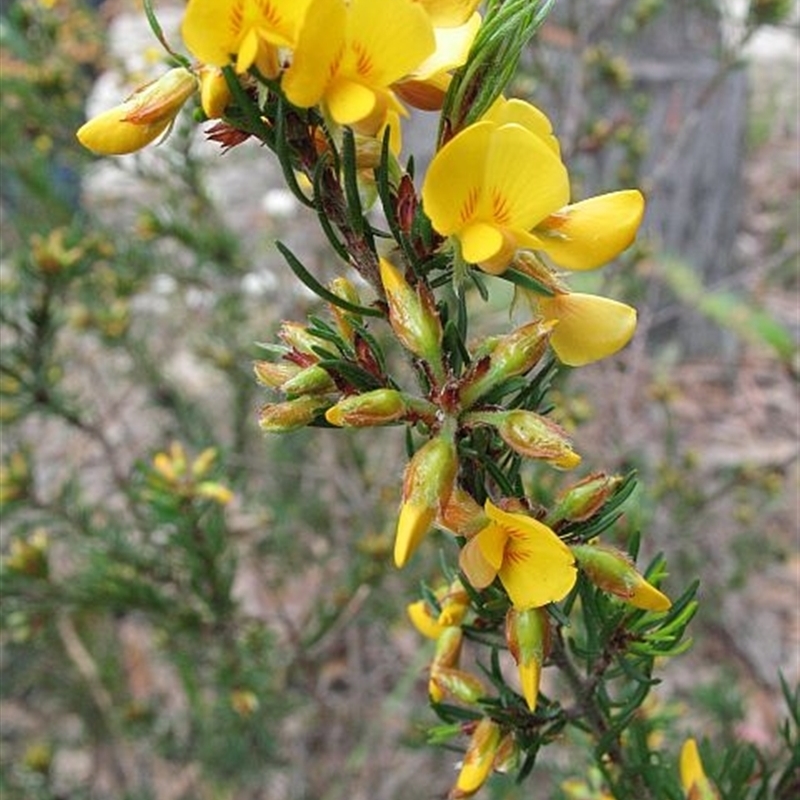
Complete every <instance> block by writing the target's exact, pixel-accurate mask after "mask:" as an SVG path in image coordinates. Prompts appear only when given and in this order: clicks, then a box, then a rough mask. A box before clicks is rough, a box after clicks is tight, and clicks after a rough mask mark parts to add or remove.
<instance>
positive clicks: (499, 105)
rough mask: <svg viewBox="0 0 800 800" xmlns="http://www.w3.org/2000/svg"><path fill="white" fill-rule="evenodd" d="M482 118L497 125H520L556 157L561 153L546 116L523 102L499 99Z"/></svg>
mask: <svg viewBox="0 0 800 800" xmlns="http://www.w3.org/2000/svg"><path fill="white" fill-rule="evenodd" d="M482 118H483V119H488V120H491V121H492V122H494V123H496V124H497V125H507V124H509V123H512V122H513V123H516V124H517V125H522V127H523V128H526V129H527V130H529V131H530V132H531V133H533V134H535V135H536V136H538V137H539V138H540V139H541V140H542V141H543V142H544V143H545V144H546V145H547V146H548V148H549V149H550V150H552V151H553V152H554V153H555V154H556V155H560V153H561V148H560V145H559V143H558V139H556V137H555V134H554V133H553V126H552V124H551V122H550V120H549V118H548V117H547V115H546V114H545V113H544V112H543V111H540V110H539V109H538V108H537V107H536V106H534V105H531V104H530V103H526V102H525V101H524V100H519V99H516V98H514V99H511V100H506V99H505V98H503V97H499V98H498V99H497V100H496V101H495V103H494V104H493V105H492V107H491V108H490V109H489V110H488V111H487V112H486V114H484V115H483V117H482Z"/></svg>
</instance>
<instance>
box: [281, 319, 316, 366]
mask: <svg viewBox="0 0 800 800" xmlns="http://www.w3.org/2000/svg"><path fill="white" fill-rule="evenodd" d="M278 336H279V337H280V339H281V340H282V341H283V342H285V343H286V344H287V345H288V346H289V347H291V348H292V349H293V350H296V351H297V352H298V353H301V354H303V355H307V356H311V357H312V359H313V361H317V360H319V355H318V354H317V353H316V352H315V350H314V348H315V347H316V348H319V347H325V345H326V344H327V342H326V341H325V340H324V339H320V338H319V337H318V336H314V334H313V333H309V332H308V328H307V327H306V326H305V325H302V324H301V323H299V322H288V321H287V322H282V323H281V329H280V331H278Z"/></svg>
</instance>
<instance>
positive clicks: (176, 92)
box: [77, 67, 197, 156]
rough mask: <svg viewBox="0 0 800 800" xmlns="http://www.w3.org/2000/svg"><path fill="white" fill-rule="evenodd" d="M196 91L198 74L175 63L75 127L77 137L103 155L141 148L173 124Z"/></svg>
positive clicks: (86, 145)
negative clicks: (161, 73) (155, 77)
mask: <svg viewBox="0 0 800 800" xmlns="http://www.w3.org/2000/svg"><path fill="white" fill-rule="evenodd" d="M196 91H197V78H196V77H195V75H194V74H193V73H192V72H190V71H189V70H188V69H184V68H183V67H176V68H175V69H171V70H170V71H169V72H167V73H165V74H164V75H162V76H161V77H160V78H158V79H157V80H155V81H153V82H152V83H148V84H147V85H145V86H142V87H140V88H139V89H137V90H136V91H135V92H134V93H133V94H132V95H131V96H130V97H129V98H128V99H127V100H125V101H124V102H123V103H121V104H120V105H118V106H116V107H114V108H112V109H109V110H108V111H105V112H103V113H102V114H99V115H98V116H96V117H94V118H93V119H90V120H89V121H88V122H87V123H85V124H84V125H82V126H81V127H80V128H79V129H78V133H77V137H78V141H79V142H80V143H81V144H82V145H83V146H84V147H86V148H88V149H89V150H91V151H93V152H94V153H97V154H98V155H103V156H115V155H123V154H125V153H133V152H135V151H136V150H141V149H142V148H143V147H145V146H146V145H148V144H150V142H152V141H154V140H155V139H157V138H158V137H159V136H161V134H162V133H164V132H166V131H167V130H168V129H169V127H170V126H171V125H172V123H173V121H174V120H175V117H176V116H177V114H178V112H179V111H180V110H181V107H182V106H183V104H184V103H185V102H186V101H187V100H188V99H189V98H190V97H191V96H192V95H193V94H194V93H195V92H196Z"/></svg>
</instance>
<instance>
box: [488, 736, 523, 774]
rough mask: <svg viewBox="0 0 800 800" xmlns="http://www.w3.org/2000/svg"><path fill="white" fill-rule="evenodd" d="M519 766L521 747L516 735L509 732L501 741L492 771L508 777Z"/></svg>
mask: <svg viewBox="0 0 800 800" xmlns="http://www.w3.org/2000/svg"><path fill="white" fill-rule="evenodd" d="M518 766H519V745H518V744H517V740H516V739H515V738H514V734H513V733H511V732H509V733H507V734H506V735H505V736H504V737H503V738H502V739H501V740H500V744H499V745H498V747H497V752H496V753H495V755H494V761H493V762H492V769H493V770H494V771H495V772H501V773H502V774H504V775H507V774H508V773H509V772H513V771H515V770H516V768H517V767H518Z"/></svg>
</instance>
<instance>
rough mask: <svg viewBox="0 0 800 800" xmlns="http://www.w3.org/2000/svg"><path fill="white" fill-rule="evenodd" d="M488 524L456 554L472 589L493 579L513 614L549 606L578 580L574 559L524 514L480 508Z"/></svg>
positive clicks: (552, 535) (543, 527) (553, 536)
mask: <svg viewBox="0 0 800 800" xmlns="http://www.w3.org/2000/svg"><path fill="white" fill-rule="evenodd" d="M484 510H485V512H486V515H487V517H488V518H489V524H488V525H487V526H486V527H485V528H483V530H481V531H479V532H478V533H477V534H476V535H475V536H474V537H473V538H472V539H470V540H469V541H468V542H467V543H466V545H464V548H463V549H462V550H461V557H460V562H459V565H460V567H461V570H462V572H463V573H464V575H465V576H466V578H467V580H468V581H469V582H470V583H471V584H472V586H474V587H475V588H476V589H483V588H485V587H486V586H488V585H489V584H490V583H491V582H492V581H493V580H494V579H495V577H499V578H500V582H501V583H502V584H503V586H504V587H505V590H506V591H507V592H508V596H509V598H510V599H511V603H512V605H513V606H514V608H516V609H518V610H526V609H529V608H538V607H540V606H544V605H547V603H553V602H556V601H558V600H561V599H562V598H564V597H566V595H567V594H568V593H569V592H570V590H571V589H572V587H573V586H574V585H575V581H576V580H577V571H576V569H575V557H574V556H573V555H572V553H571V552H570V549H569V548H568V547H567V546H566V545H565V544H564V542H562V541H561V539H559V538H558V536H556V534H555V533H553V531H552V530H550V528H548V527H547V526H546V525H544V524H542V523H541V522H539V521H537V520H535V519H533V518H532V517H529V516H527V515H525V514H515V513H509V512H507V511H503V510H502V509H499V508H497V506H495V505H494V504H493V503H492V502H491V501H490V500H487V501H486V506H485V508H484Z"/></svg>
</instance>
